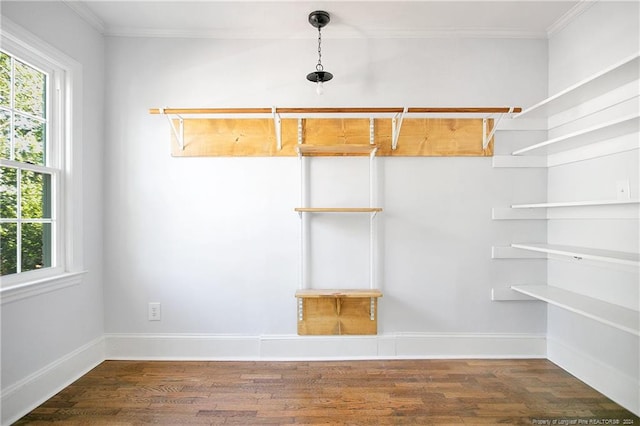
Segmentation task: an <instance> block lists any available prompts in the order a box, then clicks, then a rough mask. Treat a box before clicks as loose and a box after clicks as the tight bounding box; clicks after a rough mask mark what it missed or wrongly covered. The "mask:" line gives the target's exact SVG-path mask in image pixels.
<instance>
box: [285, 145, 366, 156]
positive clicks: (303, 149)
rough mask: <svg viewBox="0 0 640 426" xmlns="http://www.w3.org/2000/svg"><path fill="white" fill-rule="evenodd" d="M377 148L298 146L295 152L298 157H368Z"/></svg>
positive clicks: (360, 146)
mask: <svg viewBox="0 0 640 426" xmlns="http://www.w3.org/2000/svg"><path fill="white" fill-rule="evenodd" d="M376 148H377V146H376V145H357V144H351V145H349V144H342V145H305V144H300V145H297V146H296V151H297V152H298V153H299V154H300V155H313V154H315V155H334V154H349V155H369V154H371V152H373V151H374V150H375V149H376Z"/></svg>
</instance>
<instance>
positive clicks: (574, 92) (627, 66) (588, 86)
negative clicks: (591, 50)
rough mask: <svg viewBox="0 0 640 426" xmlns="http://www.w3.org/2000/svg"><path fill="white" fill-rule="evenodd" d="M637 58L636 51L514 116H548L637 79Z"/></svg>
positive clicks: (639, 56)
mask: <svg viewBox="0 0 640 426" xmlns="http://www.w3.org/2000/svg"><path fill="white" fill-rule="evenodd" d="M639 58H640V55H639V54H637V53H636V54H635V55H632V56H630V57H627V58H625V59H623V60H622V61H620V62H618V63H616V64H614V65H612V66H610V67H608V68H605V69H604V70H602V71H600V72H597V73H595V74H593V75H591V76H590V77H588V78H586V79H584V80H582V81H580V82H578V83H576V84H574V85H572V86H570V87H568V88H566V89H564V90H562V91H560V92H558V93H557V94H555V95H553V96H551V97H549V98H547V99H545V100H543V101H541V102H539V103H537V104H535V105H533V106H531V107H529V108H525V109H524V110H523V111H522V112H521V113H520V114H518V115H517V116H516V118H519V117H525V118H538V117H542V118H548V117H549V116H552V115H554V114H557V113H559V112H561V111H565V110H567V109H569V108H571V107H574V106H577V105H579V104H581V103H583V102H586V101H588V100H590V99H594V98H596V97H598V96H600V95H603V94H605V93H607V92H609V91H611V90H613V89H615V88H616V87H620V86H622V85H623V84H626V83H630V82H632V81H634V80H637V79H638V75H639V66H638V64H639V62H640V60H639Z"/></svg>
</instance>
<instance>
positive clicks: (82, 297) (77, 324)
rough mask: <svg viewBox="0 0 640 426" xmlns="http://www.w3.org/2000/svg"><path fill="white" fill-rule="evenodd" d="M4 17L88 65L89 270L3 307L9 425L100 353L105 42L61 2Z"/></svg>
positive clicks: (13, 9) (6, 9) (6, 7)
mask: <svg viewBox="0 0 640 426" xmlns="http://www.w3.org/2000/svg"><path fill="white" fill-rule="evenodd" d="M2 16H3V18H9V19H10V20H11V21H12V22H13V23H15V24H17V25H19V26H21V27H23V28H24V29H26V30H27V31H28V32H30V33H32V34H33V35H35V36H36V37H38V38H39V39H41V40H42V41H44V42H45V43H48V44H49V45H51V46H53V47H54V48H56V49H58V50H59V51H61V52H62V53H64V54H66V55H67V56H69V57H71V58H73V59H74V60H75V61H77V62H79V63H80V64H81V66H82V76H81V78H82V80H83V86H81V90H82V108H81V109H80V111H82V116H81V117H80V116H76V117H75V119H76V120H78V119H81V120H82V123H81V128H82V135H81V136H82V140H81V141H80V146H79V149H80V150H81V152H82V158H81V162H82V165H81V170H82V174H81V175H79V176H78V179H81V181H82V188H83V192H82V203H81V206H82V212H74V214H75V215H76V216H77V217H81V218H82V220H83V223H82V228H83V230H84V234H83V247H84V254H83V258H84V269H85V270H86V271H87V273H86V274H85V275H84V276H83V279H82V282H81V283H80V284H79V285H75V286H72V287H68V288H65V289H63V290H58V291H54V292H50V293H45V294H40V295H37V296H33V297H29V298H26V299H22V300H18V301H13V302H9V303H4V304H3V305H2V307H1V308H0V309H1V321H2V378H1V381H2V422H3V424H4V423H5V422H7V421H8V420H9V419H11V418H12V417H13V418H14V419H15V416H16V415H20V414H24V412H22V413H20V410H24V409H25V408H26V409H29V408H32V407H33V404H34V402H36V403H37V402H38V401H37V400H36V401H34V400H29V398H33V397H35V398H44V399H46V398H47V397H49V396H51V394H50V393H48V392H52V391H57V390H58V389H59V388H60V386H61V384H62V385H64V383H67V382H69V381H70V380H73V379H74V378H75V377H77V375H78V374H82V373H83V372H84V371H85V370H83V369H85V368H87V366H91V365H92V363H93V362H95V357H94V358H92V357H91V355H87V353H86V351H87V350H92V349H94V350H95V348H94V346H96V347H101V346H100V343H98V342H101V339H102V336H103V331H104V329H103V327H104V323H103V294H102V290H103V289H102V272H103V270H102V223H103V218H102V206H103V202H102V147H103V112H104V110H103V90H104V83H103V79H104V43H103V41H104V40H103V38H102V36H101V35H100V34H98V33H97V32H96V31H94V30H93V29H92V28H91V27H89V26H88V25H87V24H86V23H85V22H84V21H83V20H82V19H80V17H79V16H77V15H76V14H75V13H74V12H73V11H71V9H69V8H68V7H67V6H65V5H64V4H62V3H54V2H42V3H40V2H3V3H2ZM61 29H64V31H61ZM80 213H81V215H80ZM98 352H99V351H98ZM99 357H100V354H98V358H99ZM65 360H66V361H68V362H66V361H65ZM98 362H99V359H98ZM93 365H95V364H93ZM61 382H62V383H61ZM23 385H24V386H23ZM9 390H10V391H9ZM25 404H26V405H25Z"/></svg>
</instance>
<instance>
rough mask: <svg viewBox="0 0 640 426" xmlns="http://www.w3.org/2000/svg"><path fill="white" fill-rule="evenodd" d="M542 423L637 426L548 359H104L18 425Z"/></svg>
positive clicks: (629, 416) (634, 418) (634, 420)
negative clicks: (245, 360) (177, 360)
mask: <svg viewBox="0 0 640 426" xmlns="http://www.w3.org/2000/svg"><path fill="white" fill-rule="evenodd" d="M546 421H548V422H549V423H547V424H620V425H623V424H634V425H640V421H639V419H638V417H637V416H634V415H633V414H632V413H630V412H629V411H627V410H625V409H623V408H622V407H620V406H619V405H617V404H615V403H613V402H612V401H611V400H609V399H607V398H606V397H604V396H603V395H602V394H600V393H598V392H596V391H595V390H593V389H592V388H590V387H588V386H587V385H585V384H584V383H582V382H581V381H579V380H577V379H575V378H574V377H573V376H571V375H570V374H568V373H567V372H565V371H563V370H562V369H560V368H559V367H557V366H556V365H554V364H553V363H551V362H549V361H546V360H393V361H346V362H342V361H341V362H337V361H336V362H324V361H322V362H320V361H319V362H200V361H193V362H173V361H171V362H169V361H155V362H143V361H105V362H103V363H102V364H100V365H99V366H98V367H96V368H95V369H93V370H92V371H90V372H89V373H87V374H86V375H85V376H83V377H82V378H80V379H79V380H77V381H76V382H75V383H73V384H71V385H70V386H69V387H67V388H66V389H64V390H63V391H61V392H60V393H58V394H57V395H55V396H54V397H53V398H51V399H50V400H48V401H46V402H45V403H44V404H42V405H41V406H40V407H38V408H36V409H35V410H33V411H32V412H31V413H29V414H28V415H26V416H25V417H23V418H22V419H20V420H19V421H18V422H17V423H16V424H18V425H27V424H33V425H37V424H51V423H55V424H74V425H100V424H102V425H140V424H170V425H189V424H241V425H252V424H272V425H286V424H353V425H368V424H406V425H420V424H478V425H479V424H497V423H508V424H528V425H531V424H545V423H543V422H546ZM554 421H555V423H553V422H554Z"/></svg>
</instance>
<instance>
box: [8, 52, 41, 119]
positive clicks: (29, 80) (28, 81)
mask: <svg viewBox="0 0 640 426" xmlns="http://www.w3.org/2000/svg"><path fill="white" fill-rule="evenodd" d="M14 78H15V81H14V90H15V92H14V102H15V103H14V108H15V109H17V110H19V111H24V112H28V113H29V114H31V115H35V116H37V117H43V118H44V116H45V111H46V109H45V100H46V92H45V90H46V87H45V86H46V78H45V75H44V74H43V73H41V72H40V71H37V70H35V69H33V68H31V67H30V66H28V65H25V64H23V63H22V62H20V61H15V76H14Z"/></svg>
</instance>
